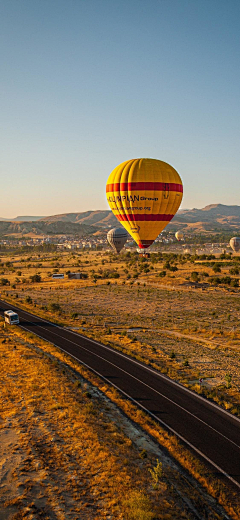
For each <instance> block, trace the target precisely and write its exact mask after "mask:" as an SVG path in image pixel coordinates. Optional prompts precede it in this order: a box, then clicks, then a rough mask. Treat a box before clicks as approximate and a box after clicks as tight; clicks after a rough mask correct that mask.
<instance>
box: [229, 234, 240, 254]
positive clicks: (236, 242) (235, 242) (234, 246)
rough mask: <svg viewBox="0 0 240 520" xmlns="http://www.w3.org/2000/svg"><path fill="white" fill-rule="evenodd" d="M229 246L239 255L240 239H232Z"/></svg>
mask: <svg viewBox="0 0 240 520" xmlns="http://www.w3.org/2000/svg"><path fill="white" fill-rule="evenodd" d="M229 244H230V246H231V248H232V250H233V251H234V252H235V253H238V251H240V237H233V238H231V240H230V242H229Z"/></svg>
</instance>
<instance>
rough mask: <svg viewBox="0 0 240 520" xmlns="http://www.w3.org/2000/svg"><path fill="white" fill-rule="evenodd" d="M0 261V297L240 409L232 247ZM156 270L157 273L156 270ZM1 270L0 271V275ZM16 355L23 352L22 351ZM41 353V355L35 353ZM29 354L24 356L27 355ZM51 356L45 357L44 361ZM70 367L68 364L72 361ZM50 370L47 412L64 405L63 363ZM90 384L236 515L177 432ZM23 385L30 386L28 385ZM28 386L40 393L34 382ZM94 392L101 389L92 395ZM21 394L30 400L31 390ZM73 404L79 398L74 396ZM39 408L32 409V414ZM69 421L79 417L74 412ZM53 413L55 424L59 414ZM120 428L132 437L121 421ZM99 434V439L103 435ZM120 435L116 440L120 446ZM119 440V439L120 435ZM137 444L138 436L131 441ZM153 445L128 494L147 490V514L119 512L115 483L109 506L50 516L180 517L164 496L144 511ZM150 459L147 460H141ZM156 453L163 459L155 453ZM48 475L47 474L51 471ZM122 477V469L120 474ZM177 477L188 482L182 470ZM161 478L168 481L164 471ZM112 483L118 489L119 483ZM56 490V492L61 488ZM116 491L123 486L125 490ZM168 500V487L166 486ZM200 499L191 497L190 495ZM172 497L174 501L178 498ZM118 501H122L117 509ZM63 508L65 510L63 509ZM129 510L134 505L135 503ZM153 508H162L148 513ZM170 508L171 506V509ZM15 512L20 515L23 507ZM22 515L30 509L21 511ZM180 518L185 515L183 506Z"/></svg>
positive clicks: (239, 333) (239, 332)
mask: <svg viewBox="0 0 240 520" xmlns="http://www.w3.org/2000/svg"><path fill="white" fill-rule="evenodd" d="M1 262H2V264H1V265H0V283H2V290H1V297H2V298H3V299H6V300H8V301H9V302H12V303H15V304H16V305H19V306H22V307H23V308H25V309H28V310H30V311H31V312H33V313H34V312H35V313H36V314H39V315H42V316H45V317H47V318H48V319H51V320H55V321H58V322H60V323H61V324H62V325H64V326H66V327H70V328H73V329H74V330H75V331H76V332H77V331H79V332H82V333H84V334H86V335H88V336H91V337H95V338H97V339H98V340H100V341H102V342H104V343H105V344H110V345H111V346H113V347H114V348H118V349H120V350H122V351H124V352H126V353H128V354H130V355H131V356H134V357H136V358H138V359H141V360H143V361H144V362H145V363H148V364H151V365H152V366H154V367H155V368H157V369H158V370H160V371H161V372H163V373H165V374H168V375H169V376H170V377H171V378H174V379H176V380H178V381H180V382H181V383H182V384H184V385H186V386H188V387H190V388H192V389H194V390H195V391H196V392H198V393H202V394H204V395H206V397H208V398H210V399H213V400H215V401H216V402H217V403H219V404H220V405H221V406H223V407H225V408H226V409H228V410H229V411H231V412H232V413H234V414H236V415H239V416H240V327H239V317H240V304H239V292H240V289H239V288H238V274H237V271H238V266H239V265H240V263H239V260H238V257H236V258H233V257H232V258H231V257H230V256H229V255H225V258H218V259H214V258H211V259H206V258H203V259H202V258H197V257H190V256H189V255H185V256H183V255H181V256H178V257H174V255H151V258H142V257H136V256H134V255H132V254H123V255H119V256H118V257H117V256H115V255H113V254H109V253H104V252H82V253H79V252H76V253H75V252H74V253H67V252H64V253H38V254H32V255H31V256H30V255H29V254H28V256H27V255H23V254H22V255H17V254H15V255H12V257H10V256H9V255H8V256H6V255H5V256H4V255H2V257H1ZM219 269H220V274H219ZM54 272H60V273H64V274H65V278H64V280H53V279H52V274H53V273H54ZM67 272H81V273H83V274H84V275H85V276H86V277H87V278H85V279H80V280H68V278H67V275H66V273H67ZM161 273H164V275H162V274H161ZM216 276H217V277H219V278H220V282H219V281H216V279H214V277H215V278H216ZM229 278H230V282H229ZM222 279H223V283H222ZM1 280H5V281H3V282H1ZM9 307H11V305H9ZM18 334H20V332H18ZM20 335H21V334H20ZM14 341H15V340H14ZM4 345H5V344H4ZM4 348H5V347H4ZM21 348H23V347H21ZM41 348H43V347H41ZM44 348H45V347H44ZM52 348H53V347H52ZM17 351H18V349H16V351H15V350H14V352H13V354H14V355H15V354H16V352H17ZM51 352H52V351H51ZM52 354H53V355H54V356H55V357H56V356H58V357H59V355H60V354H59V353H58V354H57V353H56V352H52ZM31 355H32V354H31ZM34 355H35V354H34ZM22 357H23V359H24V356H22ZM41 362H43V360H42V358H41ZM44 363H45V364H44V368H42V369H41V370H42V372H41V373H42V374H45V371H46V374H47V373H48V371H47V368H46V366H47V365H46V360H45V361H44ZM48 363H49V361H48ZM69 363H70V362H69V360H68V364H69ZM28 364H29V361H28V360H27V365H28ZM50 366H51V367H52V363H51V365H50ZM74 369H75V370H76V367H74ZM78 369H79V367H78ZM54 370H55V371H56V373H55V376H54V377H55V379H54V383H53V386H54V384H56V385H58V391H57V392H56V394H55V399H56V402H57V404H56V410H54V413H56V414H60V416H61V414H63V416H64V410H65V408H66V407H64V406H63V403H62V402H61V403H60V406H59V408H58V403H59V399H60V397H59V396H58V393H59V388H61V389H62V388H64V385H65V383H63V382H60V379H61V378H62V377H63V378H66V377H67V376H66V373H65V374H64V375H63V373H62V370H59V368H58V369H57V368H56V366H55V365H54ZM23 373H24V372H23ZM85 376H86V374H85ZM200 378H202V379H203V382H202V384H201V385H200V384H199V379H200ZM67 379H68V384H70V383H69V378H67ZM87 379H88V381H89V380H90V379H91V376H90V375H89V374H88V376H87ZM10 380H11V379H10ZM64 381H65V379H64ZM65 382H66V381H65ZM75 383H76V381H75ZM75 383H74V382H72V383H71V384H73V385H74V384H75ZM92 383H93V384H95V383H96V382H95V381H92ZM84 384H86V382H85V383H83V382H82V383H81V385H84ZM36 386H37V383H36ZM97 386H98V387H99V388H100V390H101V391H103V392H104V394H105V395H107V396H108V398H109V397H110V398H111V400H112V401H114V402H115V403H116V404H117V405H118V406H119V407H120V408H122V409H123V410H124V412H125V414H127V415H128V416H129V417H130V418H131V419H133V420H134V421H135V422H136V423H138V424H140V425H141V426H142V428H144V430H146V431H147V432H148V433H150V434H151V435H152V436H153V437H155V439H156V440H157V441H158V442H159V443H160V444H161V445H163V446H165V448H166V449H167V450H168V452H169V453H170V454H171V455H172V456H173V457H174V458H175V459H176V460H178V461H179V463H180V464H181V465H182V467H185V468H186V469H187V471H188V472H189V473H190V474H191V475H193V477H195V478H196V479H197V480H198V482H200V483H201V485H203V486H204V487H205V489H207V491H208V492H209V493H210V494H211V495H212V496H214V497H215V498H216V499H217V501H218V502H219V503H221V504H222V505H223V506H224V507H225V508H226V509H227V511H228V513H229V514H230V516H231V517H232V518H236V519H237V518H238V517H239V505H238V504H237V503H236V500H235V498H234V499H232V497H230V498H229V497H228V495H227V491H226V490H224V489H222V488H221V486H220V485H219V483H218V482H217V481H216V482H215V483H214V484H213V481H214V479H213V478H212V476H209V474H208V476H206V475H207V472H206V468H205V469H204V468H203V467H201V465H198V463H197V462H196V460H195V459H194V458H192V455H190V454H189V453H187V452H184V450H183V448H182V447H181V446H179V444H178V443H177V442H176V439H174V438H169V437H168V436H166V435H165V434H164V432H160V433H159V431H157V430H156V425H152V424H151V421H149V420H148V419H146V417H143V416H142V415H141V414H142V412H139V411H136V410H135V411H133V410H132V409H131V410H130V408H131V407H130V408H129V406H130V405H129V406H127V404H126V402H121V399H120V398H119V397H118V398H117V397H116V396H115V394H114V393H111V392H112V391H111V390H110V389H108V391H106V389H105V388H102V386H101V384H97ZM74 388H75V387H74ZM81 388H82V386H81ZM31 391H32V393H33V396H34V395H35V394H34V391H33V390H31ZM81 391H82V393H83V397H82V403H81V404H82V405H84V406H85V407H86V406H89V405H91V406H92V404H93V400H92V399H91V401H90V403H89V400H88V399H86V393H88V391H87V392H86V390H85V391H83V390H81ZM76 392H77V395H78V392H80V390H79V389H77V390H76V389H75V393H76ZM94 392H96V390H94V391H93V394H94ZM36 395H39V394H38V393H37V392H36ZM60 395H61V394H60ZM94 395H95V394H94ZM97 395H98V394H97ZM97 398H100V397H99V395H98V397H97ZM29 399H30V400H31V392H30V393H29ZM34 399H35V397H34ZM34 399H33V401H34ZM84 400H85V401H86V402H85V401H84ZM104 402H105V401H104ZM105 404H106V403H105ZM48 405H49V403H48ZM74 406H77V405H76V404H74ZM102 406H103V404H102V401H101V407H100V408H101V410H103V408H104V406H103V408H102ZM129 410H130V411H129ZM51 413H53V412H51ZM111 413H112V412H111ZM116 413H117V412H116ZM41 418H42V417H41V415H40V417H38V419H41ZM89 418H90V419H91V420H93V422H92V427H93V424H94V425H95V426H96V417H94V413H93V414H92V413H89V414H88V419H89ZM29 420H30V419H29V417H25V418H24V421H25V422H26V423H28V422H29ZM75 421H76V422H77V419H76V418H75ZM90 422H91V421H90ZM57 423H58V426H59V422H58V421H57ZM60 423H61V424H64V421H63V422H62V421H60ZM29 424H30V423H29ZM89 424H90V423H89ZM89 424H88V423H87V429H88V428H90V426H89ZM123 424H124V421H123V416H121V418H120V419H119V418H118V427H119V428H120V429H122V428H123ZM118 427H117V428H118ZM50 430H51V429H50ZM71 430H72V431H74V428H72V427H71ZM91 431H93V430H91ZM121 431H122V430H121ZM95 433H96V432H95ZM125 433H126V430H125ZM54 435H55V434H53V437H54ZM56 435H58V434H56ZM61 435H62V433H61ZM127 437H128V439H129V437H130V439H131V436H130V434H129V431H128V432H127ZM105 441H106V439H105ZM105 441H104V442H103V444H105ZM114 442H115V440H114ZM127 442H128V441H126V443H125V444H126V445H127ZM131 442H132V444H131V445H130V448H129V453H130V452H131V453H132V454H133V455H132V456H133V459H134V460H135V459H136V452H135V451H134V450H135V449H136V443H135V441H134V442H133V440H131ZM120 444H121V443H120ZM125 444H124V443H123V445H124V446H125ZM64 446H65V445H64ZM117 447H119V446H118V443H117ZM125 448H126V446H125V447H124V449H125ZM141 448H142V447H141ZM111 449H113V448H111ZM121 449H122V447H121ZM139 449H140V446H139V445H138V450H139ZM142 449H143V448H142ZM144 449H145V448H144ZM64 450H65V448H64ZM151 450H152V454H151V455H148V458H147V461H145V459H141V457H140V461H139V460H138V458H139V454H138V456H137V460H138V462H139V463H140V467H141V468H142V469H141V475H142V477H141V478H143V481H142V483H141V482H140V480H139V481H138V482H137V483H136V482H134V480H132V481H131V484H130V485H129V486H130V487H129V489H131V490H132V492H133V494H134V493H135V491H137V490H139V489H140V490H143V491H142V492H143V495H144V497H145V498H144V500H145V499H146V504H148V505H146V508H148V507H149V508H150V509H149V512H146V515H147V514H148V515H149V516H131V514H132V513H131V512H130V513H129V512H127V510H126V512H125V513H124V514H123V507H126V508H127V507H130V506H123V503H122V502H121V500H120V495H122V493H123V491H121V493H120V495H117V494H114V493H117V491H116V489H115V491H114V493H113V495H111V498H109V502H108V498H107V499H106V500H107V502H106V504H109V503H110V504H112V505H111V507H110V506H109V505H106V506H105V505H104V507H102V509H101V512H100V513H99V512H96V515H95V516H94V513H93V511H94V509H93V510H91V511H90V509H89V507H90V506H86V508H85V509H84V512H85V513H86V515H87V514H89V516H81V515H82V513H81V515H80V516H77V513H76V515H75V516H74V514H75V513H74V514H72V516H71V515H70V516H69V517H68V516H66V515H67V513H66V510H67V508H65V512H63V513H59V516H56V518H90V519H92V518H96V519H97V518H99V519H101V518H107V517H108V516H109V518H124V519H125V518H126V519H127V518H129V519H130V518H133V519H134V518H139V520H140V518H142V519H145V518H146V519H147V518H169V519H171V518H181V516H174V515H175V511H174V510H172V509H171V507H172V506H171V507H170V509H169V511H168V508H167V510H166V508H165V509H164V508H162V509H160V510H159V511H158V512H157V513H156V512H155V513H154V515H155V516H151V514H152V511H153V510H152V509H151V507H152V506H151V507H150V503H151V504H152V503H155V499H154V498H153V496H152V493H155V492H157V491H156V490H153V489H152V487H151V485H150V484H149V475H150V473H149V471H148V469H151V468H152V467H153V466H154V462H153V460H155V464H156V458H159V457H157V454H156V453H155V454H154V456H155V459H154V456H153V453H154V449H153V447H151ZM151 450H150V452H151ZM81 456H82V455H81ZM119 456H120V455H119ZM117 457H118V455H117ZM121 457H123V458H125V460H126V459H127V458H128V457H129V455H128V454H127V455H126V456H124V455H123V454H122V455H121ZM151 457H152V458H151ZM150 460H151V464H152V466H151V468H150V467H149V464H150ZM159 460H163V459H160V458H159ZM144 465H146V467H145V466H144ZM144 467H145V469H144ZM123 469H124V471H126V467H125V466H123ZM144 471H145V473H144ZM171 471H173V469H172V470H171ZM208 471H209V470H208ZM102 472H103V473H104V472H105V470H104V469H103V467H101V469H100V470H99V473H102ZM117 473H118V472H117ZM119 474H120V473H119ZM136 474H138V472H137V473H136ZM164 474H165V473H164ZM143 475H145V477H144V476H143ZM146 475H147V477H146ZM165 475H166V474H165ZM133 476H135V472H134V475H133ZM129 478H130V477H129ZM131 478H132V477H131ZM139 478H140V477H139ZM54 479H55V477H54V478H53V481H54ZM124 479H125V477H124V478H123V481H124ZM144 479H145V480H144ZM168 479H169V480H168V481H169V482H171V486H172V487H173V488H174V489H175V488H176V484H173V482H176V480H177V489H178V496H179V493H180V495H182V494H183V495H184V496H185V495H186V496H188V499H189V496H191V495H192V494H193V495H194V493H195V492H194V493H193V492H192V491H189V489H188V491H186V489H185V487H184V485H183V484H182V482H181V485H180V484H179V479H176V477H173V476H172V475H171V478H170V477H168ZM174 479H175V480H174ZM129 482H130V481H129ZM184 482H185V484H186V480H184ZM165 484H166V481H164V485H165ZM179 485H180V488H181V486H182V485H183V489H181V491H179ZM149 486H150V488H149ZM174 486H175V487H174ZM117 487H119V489H121V490H123V488H121V486H120V485H119V486H117ZM61 489H63V488H61ZM167 489H168V487H167V488H165V491H164V493H165V492H166V493H167ZM191 489H192V487H191ZM61 492H62V491H60V492H59V496H60V495H61ZM111 492H112V491H111ZM161 492H162V491H161ZM109 493H110V492H109ZM110 494H111V493H110ZM124 494H126V493H125V492H124ZM107 496H108V495H107ZM109 496H110V495H109ZM105 498H106V497H105ZM165 499H166V500H167V502H168V501H169V503H170V502H171V501H170V498H169V496H168V495H164V500H165ZM188 499H187V500H188ZM91 500H92V499H91ZM91 500H90V503H91ZM114 500H115V502H114ZM139 500H141V498H139ZM144 500H143V501H144ZM149 500H150V502H149ZM151 500H153V502H151ZM175 500H176V497H175V496H174V501H175ZM198 500H199V499H198V498H197V499H196V497H195V498H194V504H196V503H197V502H198ZM201 500H203V498H201ZM196 501H197V502H196ZM206 501H207V499H206ZM93 502H94V500H93ZM207 502H208V501H207ZM94 503H95V502H94ZM175 503H176V504H177V502H175ZM185 503H186V502H185ZM104 504H105V502H104ZM119 504H121V506H120V509H119ZM9 507H10V506H9ZM81 507H82V506H81ZM161 507H162V506H161ZM180 507H181V506H180ZM201 507H202V506H201ZM204 507H205V506H203V509H204ZM216 507H217V506H216V503H215V505H214V508H213V509H214V512H213V511H212V510H211V508H210V509H208V508H209V503H208V506H206V511H207V513H206V515H205V516H202V517H201V518H221V513H219V512H218V513H217V509H216ZM104 508H105V509H104ZM111 508H112V509H111ZM173 509H174V507H173ZM104 511H105V512H104ZM177 511H178V510H177ZM189 511H190V512H191V511H192V512H191V513H190V512H189ZM189 511H188V512H187V513H186V509H185V510H183V514H186V515H187V516H186V518H192V517H191V514H193V509H191V507H190V510H189ZM209 511H211V512H209ZM85 513H84V514H85ZM24 514H25V513H24ZM32 514H33V513H32ZM49 514H50V513H49ZM51 514H52V515H53V516H52V517H51V516H49V518H55V516H54V515H56V512H55V510H54V513H51ZM61 514H63V516H62V517H61ZM104 514H105V516H104ZM137 514H138V515H139V513H137ZM144 514H145V513H144ZM157 514H158V515H160V516H156V515H157ZM176 514H177V515H179V512H177V513H176ZM64 515H65V516H64ZM91 515H92V516H91ZM107 515H108V516H107ZM111 515H112V516H111ZM117 515H119V516H117ZM121 515H122V516H121ZM124 515H125V516H124ZM129 515H130V516H129ZM161 515H162V516H161ZM164 515H165V516H164ZM167 515H169V516H167ZM188 515H189V516H188ZM210 515H212V516H210ZM214 515H215V516H214ZM218 515H219V516H218ZM35 517H36V516H35ZM35 517H34V518H35ZM196 517H197V516H196ZM6 518H8V517H6ZM16 518H17V517H16ZM19 518H22V517H19ZM23 518H25V517H24V516H23ZM26 518H28V517H26ZM29 518H31V517H30V516H29ZM183 518H185V517H184V516H183ZM193 518H194V515H193Z"/></svg>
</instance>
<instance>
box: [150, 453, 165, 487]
mask: <svg viewBox="0 0 240 520" xmlns="http://www.w3.org/2000/svg"><path fill="white" fill-rule="evenodd" d="M149 472H150V473H151V477H152V479H153V487H154V489H156V488H157V486H158V484H159V480H160V478H161V477H162V463H161V462H159V460H158V459H157V464H156V466H155V467H154V468H153V469H151V468H149Z"/></svg>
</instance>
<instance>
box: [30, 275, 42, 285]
mask: <svg viewBox="0 0 240 520" xmlns="http://www.w3.org/2000/svg"><path fill="white" fill-rule="evenodd" d="M29 278H30V280H31V281H32V283H39V282H41V276H40V274H33V275H32V276H29Z"/></svg>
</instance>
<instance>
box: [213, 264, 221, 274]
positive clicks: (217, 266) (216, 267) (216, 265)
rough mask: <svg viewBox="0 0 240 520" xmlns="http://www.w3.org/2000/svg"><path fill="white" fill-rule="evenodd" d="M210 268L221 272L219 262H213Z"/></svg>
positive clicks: (215, 271)
mask: <svg viewBox="0 0 240 520" xmlns="http://www.w3.org/2000/svg"><path fill="white" fill-rule="evenodd" d="M212 270H213V271H214V273H221V267H220V265H219V264H214V265H213V267H212Z"/></svg>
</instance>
